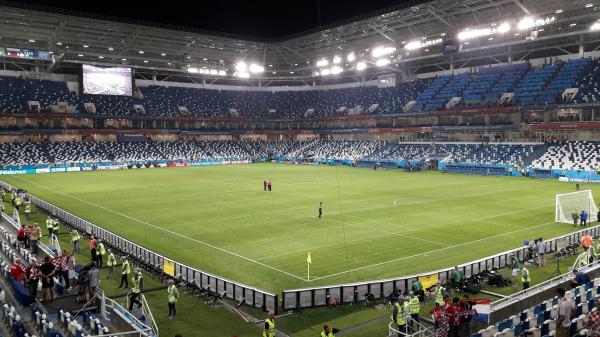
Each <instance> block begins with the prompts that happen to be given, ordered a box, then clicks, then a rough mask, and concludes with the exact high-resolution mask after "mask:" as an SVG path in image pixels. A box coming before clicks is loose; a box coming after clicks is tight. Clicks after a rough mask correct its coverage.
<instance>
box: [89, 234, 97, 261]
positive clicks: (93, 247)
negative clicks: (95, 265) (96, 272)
mask: <svg viewBox="0 0 600 337" xmlns="http://www.w3.org/2000/svg"><path fill="white" fill-rule="evenodd" d="M90 252H91V253H92V261H94V262H95V261H96V238H94V236H93V235H92V236H91V237H90Z"/></svg>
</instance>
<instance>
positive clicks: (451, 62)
mask: <svg viewBox="0 0 600 337" xmlns="http://www.w3.org/2000/svg"><path fill="white" fill-rule="evenodd" d="M450 73H451V74H452V75H454V54H450Z"/></svg>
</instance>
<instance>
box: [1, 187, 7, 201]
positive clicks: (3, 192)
mask: <svg viewBox="0 0 600 337" xmlns="http://www.w3.org/2000/svg"><path fill="white" fill-rule="evenodd" d="M0 190H2V201H4V197H5V196H6V191H5V190H4V189H3V188H0Z"/></svg>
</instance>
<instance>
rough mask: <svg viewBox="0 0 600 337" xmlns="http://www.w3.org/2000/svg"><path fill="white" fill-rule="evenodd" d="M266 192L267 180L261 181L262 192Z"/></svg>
mask: <svg viewBox="0 0 600 337" xmlns="http://www.w3.org/2000/svg"><path fill="white" fill-rule="evenodd" d="M266 190H267V179H264V180H263V191H266Z"/></svg>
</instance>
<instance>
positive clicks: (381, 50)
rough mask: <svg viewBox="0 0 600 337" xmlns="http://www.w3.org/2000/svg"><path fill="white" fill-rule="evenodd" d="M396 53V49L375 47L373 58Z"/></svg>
mask: <svg viewBox="0 0 600 337" xmlns="http://www.w3.org/2000/svg"><path fill="white" fill-rule="evenodd" d="M395 51H396V47H375V48H374V49H373V51H372V52H371V55H373V57H380V56H384V55H389V54H391V53H393V52H395Z"/></svg>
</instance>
